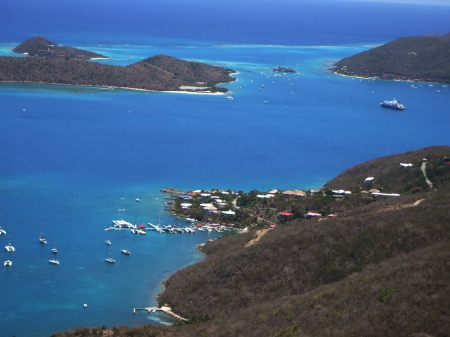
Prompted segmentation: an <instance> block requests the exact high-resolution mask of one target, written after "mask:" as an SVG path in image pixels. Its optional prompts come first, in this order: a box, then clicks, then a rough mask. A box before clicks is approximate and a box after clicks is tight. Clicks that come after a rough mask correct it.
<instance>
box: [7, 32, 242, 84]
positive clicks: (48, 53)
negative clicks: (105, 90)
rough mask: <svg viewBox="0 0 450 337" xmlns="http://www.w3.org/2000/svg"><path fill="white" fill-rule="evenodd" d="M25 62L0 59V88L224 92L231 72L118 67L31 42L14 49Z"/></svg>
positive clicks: (193, 66)
mask: <svg viewBox="0 0 450 337" xmlns="http://www.w3.org/2000/svg"><path fill="white" fill-rule="evenodd" d="M13 51H14V52H17V53H23V54H26V55H27V56H28V57H6V56H4V57H0V82H35V83H54V84H67V85H89V86H106V87H118V88H130V89H142V90H154V91H194V92H227V89H225V88H220V87H217V86H216V85H217V84H219V83H227V82H231V81H234V78H232V77H231V76H230V74H232V73H233V70H231V69H226V68H222V67H218V66H213V65H208V64H205V63H200V62H190V61H185V60H180V59H177V58H175V57H171V56H167V55H156V56H153V57H149V58H147V59H144V60H142V61H140V62H137V63H134V64H131V65H128V66H125V67H122V66H113V65H105V64H99V63H97V62H92V61H89V60H90V59H96V58H106V57H105V56H103V55H100V54H97V53H93V52H90V51H85V50H81V49H77V48H73V47H63V46H60V45H57V44H56V43H54V42H51V41H49V40H46V39H44V38H43V37H33V38H31V39H29V40H27V41H25V42H24V43H22V44H21V45H19V46H17V47H16V48H14V49H13Z"/></svg>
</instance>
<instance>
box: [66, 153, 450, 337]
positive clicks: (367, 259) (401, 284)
mask: <svg viewBox="0 0 450 337" xmlns="http://www.w3.org/2000/svg"><path fill="white" fill-rule="evenodd" d="M424 157H426V158H427V161H426V170H425V172H426V174H427V176H428V177H429V179H430V180H432V182H433V183H434V185H433V186H432V187H430V186H429V185H428V184H426V183H425V185H424V186H423V187H422V188H421V189H413V188H408V187H402V186H403V185H404V184H405V183H406V184H408V182H409V181H412V182H414V183H413V185H415V184H416V182H418V181H420V180H421V179H422V178H419V176H422V177H423V172H422V171H421V167H422V162H423V158H424ZM404 160H409V161H411V162H412V163H413V166H412V167H407V168H403V169H400V168H399V163H400V162H403V161H404ZM418 167H420V169H419V171H417V169H418ZM368 175H371V176H374V177H375V178H376V182H375V184H379V186H386V185H389V186H392V187H393V188H394V189H395V190H398V189H402V190H403V191H404V192H402V195H401V196H400V197H397V198H386V199H385V198H383V199H378V198H377V199H373V198H372V200H371V202H370V203H369V204H367V203H360V202H359V201H358V200H357V198H367V196H366V195H365V194H360V193H353V194H352V195H351V196H350V199H349V200H350V201H344V200H341V199H337V200H335V201H334V202H335V203H342V204H343V205H346V206H345V207H346V209H345V210H344V212H343V213H342V216H340V217H337V218H334V219H322V221H318V220H317V219H308V220H303V221H294V222H289V223H286V224H283V225H280V226H278V227H277V228H275V229H272V230H269V231H268V232H267V233H266V234H265V235H264V236H262V237H261V238H260V240H259V241H258V242H257V243H256V244H254V245H251V246H247V247H246V244H247V243H248V242H249V241H250V240H252V239H253V238H254V237H255V232H249V233H245V234H239V235H234V236H228V237H223V238H220V239H218V240H215V241H212V242H208V243H206V244H205V245H204V246H203V248H202V250H203V251H204V252H205V253H206V254H207V257H206V259H205V260H204V261H202V262H200V263H198V264H196V265H193V266H189V267H187V268H185V269H183V270H181V271H179V272H177V273H175V274H174V275H172V276H171V277H170V278H169V279H168V280H167V282H166V289H165V290H164V292H163V293H162V294H161V297H160V298H159V301H160V304H163V303H164V304H169V305H170V306H171V307H172V308H173V309H174V311H176V312H178V313H179V314H181V315H182V316H185V317H188V318H189V319H191V322H193V323H194V322H202V323H197V324H189V325H183V326H179V327H172V328H168V329H163V328H156V327H151V326H145V327H136V328H124V327H118V328H115V330H114V333H115V335H117V336H127V335H134V336H152V335H154V336H156V335H158V336H174V335H175V336H426V335H428V336H448V331H450V315H449V312H450V291H449V290H450V289H449V287H450V286H449V283H448V279H449V277H450V209H449V207H448V205H449V204H450V147H447V146H441V147H430V148H425V149H422V150H417V151H410V152H407V153H404V154H398V155H394V156H388V157H385V158H379V159H376V160H374V161H371V162H368V163H363V164H361V165H357V166H355V167H353V168H351V169H349V170H347V171H346V172H343V173H342V174H341V175H339V176H338V177H336V178H335V179H333V180H331V181H330V182H329V183H328V184H327V185H328V186H339V187H340V188H345V189H347V188H352V189H354V190H361V189H362V188H363V187H364V186H365V185H364V179H365V178H366V176H368ZM423 179H424V178H423ZM310 197H311V198H315V196H314V195H312V196H310ZM345 198H346V197H345ZM345 198H344V199H345ZM301 202H303V201H299V203H301ZM91 333H92V330H89V331H87V332H86V334H85V335H86V336H89V335H90V334H91ZM74 334H75V332H73V331H72V332H66V333H62V334H59V335H58V336H64V335H67V336H70V335H74Z"/></svg>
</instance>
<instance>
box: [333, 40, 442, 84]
mask: <svg viewBox="0 0 450 337" xmlns="http://www.w3.org/2000/svg"><path fill="white" fill-rule="evenodd" d="M333 71H334V72H335V73H337V74H341V75H347V76H360V77H378V78H380V79H390V80H414V81H427V82H441V83H450V33H448V34H445V35H431V36H418V37H403V38H400V39H397V40H395V41H392V42H389V43H386V44H384V45H382V46H379V47H376V48H373V49H370V50H367V51H364V52H362V53H359V54H356V55H353V56H350V57H347V58H344V59H342V60H340V61H339V62H337V63H336V64H335V68H334V69H333Z"/></svg>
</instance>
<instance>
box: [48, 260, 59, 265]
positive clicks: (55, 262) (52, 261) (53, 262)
mask: <svg viewBox="0 0 450 337" xmlns="http://www.w3.org/2000/svg"><path fill="white" fill-rule="evenodd" d="M48 262H50V263H51V264H59V260H56V259H49V260H48Z"/></svg>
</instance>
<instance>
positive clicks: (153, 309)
mask: <svg viewBox="0 0 450 337" xmlns="http://www.w3.org/2000/svg"><path fill="white" fill-rule="evenodd" d="M136 311H147V312H148V313H151V312H156V311H162V312H164V313H165V314H167V315H169V316H172V317H174V318H176V319H178V320H180V321H182V322H188V321H189V320H188V319H187V318H184V317H181V316H180V315H177V314H176V313H174V312H173V311H172V309H171V308H170V307H161V308H158V307H146V308H134V309H133V314H135V313H136Z"/></svg>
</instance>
